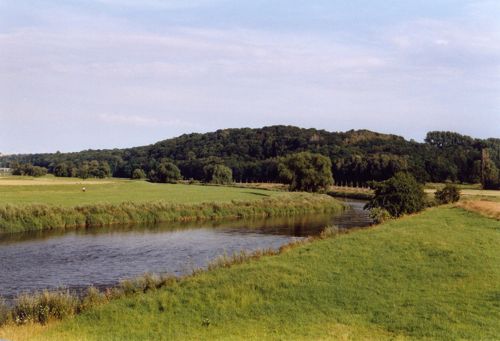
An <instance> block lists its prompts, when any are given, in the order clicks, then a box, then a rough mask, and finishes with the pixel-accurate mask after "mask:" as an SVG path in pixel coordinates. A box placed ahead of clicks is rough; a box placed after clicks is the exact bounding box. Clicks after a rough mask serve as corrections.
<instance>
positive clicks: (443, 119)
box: [0, 0, 500, 149]
mask: <svg viewBox="0 0 500 341" xmlns="http://www.w3.org/2000/svg"><path fill="white" fill-rule="evenodd" d="M101 2H106V3H107V4H108V5H109V6H112V7H113V6H114V7H117V8H118V7H120V6H128V7H130V6H136V5H137V6H139V5H138V4H139V3H141V4H142V5H141V6H144V8H147V7H149V12H148V13H150V14H151V21H152V23H151V25H150V26H146V25H144V23H143V21H136V20H135V17H133V16H127V15H123V16H122V15H121V14H119V13H121V12H120V11H117V12H116V13H115V12H113V13H109V12H106V11H104V12H106V13H104V14H102V13H101V12H96V13H89V12H88V11H85V10H82V11H80V10H77V9H78V8H76V7H75V8H73V7H61V8H55V9H54V10H52V9H50V10H49V9H44V10H40V9H39V8H36V9H35V10H32V11H33V12H32V13H31V16H34V17H36V18H38V20H39V21H37V22H29V23H28V24H25V25H21V24H17V25H14V26H12V27H11V26H8V25H7V24H2V23H1V20H0V115H2V125H3V127H2V126H0V129H2V130H7V131H13V130H14V129H18V130H19V131H21V133H22V131H26V132H28V131H29V132H30V134H29V135H30V136H31V135H32V136H34V137H33V138H31V137H30V136H27V135H28V134H27V133H26V134H25V135H26V136H25V137H23V136H20V137H19V138H15V139H14V138H12V139H11V140H16V141H30V139H43V140H45V141H51V140H52V138H51V136H54V135H57V134H59V133H60V131H62V130H64V127H66V128H68V130H69V129H73V128H74V127H78V126H82V125H85V124H86V123H85V122H87V120H88V119H89V118H91V120H92V121H96V122H99V123H100V124H101V125H102V126H104V127H107V129H109V127H113V134H114V138H113V140H111V137H110V134H107V132H106V131H105V130H104V132H103V136H100V139H99V143H100V146H103V147H112V146H113V145H114V143H121V141H122V140H123V141H127V143H126V145H133V144H134V143H138V144H143V143H149V142H154V141H155V140H157V139H163V138H166V137H168V136H173V135H177V134H180V133H184V132H187V131H192V130H196V131H207V130H213V129H217V128H222V127H228V126H232V127H238V126H262V125H266V124H296V125H301V126H315V127H319V128H325V129H332V130H346V129H351V128H370V129H374V130H382V131H388V132H395V133H400V134H405V135H406V136H409V137H413V138H419V137H422V136H423V135H424V134H425V131H426V130H430V129H449V127H450V126H452V127H453V128H454V129H456V130H459V131H461V132H464V133H467V134H470V135H476V136H485V135H493V136H494V135H497V136H498V135H499V134H500V131H499V130H498V129H499V128H498V127H495V126H493V125H491V124H489V123H488V122H491V120H492V119H495V118H498V119H500V117H499V113H498V107H500V103H499V101H500V100H499V97H498V95H497V94H498V93H499V92H500V79H499V77H500V38H499V37H500V30H499V27H500V26H499V25H498V24H496V23H494V22H492V21H485V22H484V23H483V22H481V21H480V20H479V19H478V18H479V17H480V16H479V14H477V15H476V14H475V16H474V17H453V18H440V19H436V18H432V19H430V18H424V17H414V18H411V19H410V20H406V19H405V20H404V21H397V20H396V21H394V23H393V22H387V23H385V24H384V25H381V26H380V27H377V29H373V30H371V31H370V32H369V33H366V32H362V31H349V32H345V31H338V30H334V29H320V30H313V29H309V27H305V28H304V27H302V26H301V27H300V28H293V29H290V28H288V27H287V29H280V28H279V27H277V28H273V27H260V26H259V25H254V26H252V25H234V26H231V27H221V26H217V25H209V24H207V23H205V22H200V21H198V19H196V18H195V19H193V20H194V22H182V23H176V24H172V23H171V22H170V21H168V20H165V22H163V19H165V18H166V19H169V18H171V16H170V15H167V16H165V15H164V16H160V17H159V18H160V19H158V17H156V15H157V14H158V12H157V11H156V10H155V6H166V7H165V8H178V7H182V6H184V5H183V2H182V3H181V2H180V1H173V2H172V1H170V2H160V1H147V2H146V3H142V2H132V1H120V0H101ZM215 3H220V2H219V1H216V2H214V4H215ZM211 4H212V2H211V1H194V2H190V3H189V4H187V5H185V6H194V5H197V6H209V5H211ZM75 6H76V5H75ZM214 6H215V5H214ZM221 6H222V7H224V6H223V5H221ZM290 6H292V5H290ZM222 7H221V9H222ZM99 8H101V7H99ZM25 11H27V10H25ZM145 11H146V10H145ZM187 11H188V12H189V9H187ZM134 12H135V11H134ZM146 12H147V11H146ZM473 12H474V13H483V12H482V11H481V10H480V9H478V7H474V11H473ZM117 13H118V14H117ZM196 13H198V12H196ZM332 13H334V12H332ZM332 15H333V14H332ZM193 17H196V16H193ZM481 18H482V17H481ZM0 19H1V18H0ZM143 19H144V18H143ZM309 19H310V20H313V19H314V18H309ZM333 19H335V18H333V17H332V20H333ZM155 20H156V21H155ZM3 25H4V26H3ZM99 113H101V114H99ZM471 115H473V116H474V117H473V118H471ZM7 116H8V117H9V119H6V120H3V117H7ZM10 117H12V119H11V118H10ZM30 117H31V118H32V119H30ZM34 118H37V119H34ZM42 118H43V119H44V120H45V121H48V122H51V123H50V124H47V126H44V129H39V124H38V123H39V122H40V121H42ZM51 118H53V119H51ZM471 121H473V122H471ZM4 122H6V123H4ZM31 122H38V123H37V124H34V123H31ZM68 122H74V126H70V123H68ZM28 126H29V127H31V128H30V129H28V128H27V127H28ZM21 127H22V129H21ZM57 129H59V130H57ZM92 131H94V130H92ZM2 133H3V132H2ZM94 134H97V133H96V132H94ZM1 135H2V134H0V137H1ZM4 136H7V135H4ZM131 136H133V137H131ZM132 138H134V140H133V142H134V143H132V140H131V139H132ZM94 140H95V139H94ZM82 141H85V140H82ZM116 141H118V142H116ZM47 143H48V142H47ZM76 143H77V141H75V145H76ZM80 143H84V142H80ZM47 148H48V147H47ZM54 149H62V148H60V147H56V148H54Z"/></svg>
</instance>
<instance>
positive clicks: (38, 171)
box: [10, 162, 47, 177]
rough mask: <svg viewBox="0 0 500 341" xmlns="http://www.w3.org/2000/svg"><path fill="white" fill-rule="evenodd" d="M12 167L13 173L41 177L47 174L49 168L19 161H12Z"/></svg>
mask: <svg viewBox="0 0 500 341" xmlns="http://www.w3.org/2000/svg"><path fill="white" fill-rule="evenodd" d="M10 168H11V169H12V175H24V176H34V177H39V176H44V175H46V174H47V168H45V167H40V166H33V165H32V164H31V163H25V164H20V163H19V162H12V163H11V165H10Z"/></svg>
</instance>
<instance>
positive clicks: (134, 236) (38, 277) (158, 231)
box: [0, 201, 370, 297]
mask: <svg viewBox="0 0 500 341" xmlns="http://www.w3.org/2000/svg"><path fill="white" fill-rule="evenodd" d="M363 204H364V203H363V202H358V201H350V202H349V205H350V207H351V209H349V210H347V211H346V212H344V213H342V214H340V215H306V216H300V217H293V218H268V219H252V220H238V221H231V222H227V221H226V222H223V221H218V222H203V223H189V224H186V223H166V224H158V225H141V226H137V225H122V226H113V227H107V228H91V229H74V230H67V231H60V230H56V231H40V232H31V233H22V234H11V235H4V236H0V270H1V271H0V295H2V296H6V297H12V296H14V295H16V294H18V293H19V292H26V291H35V290H40V289H43V288H52V289H53V288H57V287H69V288H81V287H85V286H88V285H97V286H107V285H112V284H115V283H117V282H118V281H119V280H120V279H124V278H130V277H134V276H138V275H141V274H143V273H145V272H148V271H150V272H161V273H164V272H168V273H173V274H185V273H188V272H190V271H191V270H192V269H194V268H199V267H203V266H206V264H207V263H208V262H209V261H210V260H211V259H214V258H215V257H217V256H218V255H221V254H224V253H228V254H232V253H234V252H239V251H241V250H246V251H254V250H257V249H266V248H273V249H275V248H279V247H280V246H281V245H283V244H286V243H289V242H290V241H293V240H294V239H296V238H302V237H304V236H309V235H315V234H318V233H319V232H320V231H321V230H322V229H323V228H324V227H325V226H327V225H331V224H335V225H337V226H339V227H342V228H349V227H354V226H366V225H368V224H370V221H369V218H368V216H367V213H366V212H365V211H363V209H362V207H363Z"/></svg>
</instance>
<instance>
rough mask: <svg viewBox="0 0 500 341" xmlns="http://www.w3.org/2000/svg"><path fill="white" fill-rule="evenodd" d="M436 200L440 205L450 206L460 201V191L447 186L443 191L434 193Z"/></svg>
mask: <svg viewBox="0 0 500 341" xmlns="http://www.w3.org/2000/svg"><path fill="white" fill-rule="evenodd" d="M434 198H435V199H436V202H437V203H438V204H449V203H452V202H457V201H459V200H460V190H459V189H458V187H457V186H455V185H451V184H447V185H446V186H445V187H444V188H443V189H440V190H437V191H436V193H434Z"/></svg>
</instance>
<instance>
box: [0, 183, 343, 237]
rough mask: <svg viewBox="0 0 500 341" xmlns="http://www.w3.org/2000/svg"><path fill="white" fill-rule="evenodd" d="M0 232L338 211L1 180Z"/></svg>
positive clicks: (161, 188)
mask: <svg viewBox="0 0 500 341" xmlns="http://www.w3.org/2000/svg"><path fill="white" fill-rule="evenodd" d="M0 183H1V185H0V234H1V233H13V232H25V231H36V230H50V229H65V228H74V227H95V226H108V225H115V224H130V223H148V224H149V223H158V222H172V221H196V220H215V219H238V218H248V217H272V216H291V215H298V214H305V213H328V212H335V211H340V210H342V209H343V206H342V204H340V203H339V202H338V201H335V200H333V199H331V198H329V197H328V196H326V195H316V194H309V193H286V192H276V191H270V190H259V189H248V188H236V187H224V186H201V185H188V184H154V183H149V182H146V181H132V180H124V179H114V178H113V179H111V178H110V179H105V180H95V179H94V180H90V181H89V180H81V179H70V178H55V177H53V176H45V177H42V178H29V177H12V176H10V177H2V178H1V179H0Z"/></svg>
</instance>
